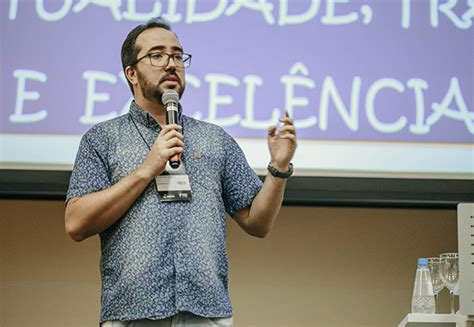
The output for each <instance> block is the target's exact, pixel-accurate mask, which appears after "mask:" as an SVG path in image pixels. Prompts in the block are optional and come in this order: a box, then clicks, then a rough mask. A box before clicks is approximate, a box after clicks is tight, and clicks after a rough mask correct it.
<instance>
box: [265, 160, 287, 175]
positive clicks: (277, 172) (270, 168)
mask: <svg viewBox="0 0 474 327" xmlns="http://www.w3.org/2000/svg"><path fill="white" fill-rule="evenodd" d="M267 169H268V171H269V173H270V174H271V175H272V176H274V177H278V178H289V177H290V176H291V175H293V164H292V163H291V162H290V164H289V165H288V171H287V172H284V173H282V172H281V171H279V170H278V169H276V168H275V167H273V166H272V163H269V164H268V167H267Z"/></svg>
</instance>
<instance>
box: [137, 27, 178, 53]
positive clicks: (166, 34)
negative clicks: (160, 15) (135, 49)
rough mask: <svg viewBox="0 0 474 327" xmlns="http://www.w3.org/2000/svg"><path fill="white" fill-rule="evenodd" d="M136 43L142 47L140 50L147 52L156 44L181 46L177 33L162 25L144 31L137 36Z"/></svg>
mask: <svg viewBox="0 0 474 327" xmlns="http://www.w3.org/2000/svg"><path fill="white" fill-rule="evenodd" d="M136 45H137V46H139V47H140V48H141V49H142V50H141V51H140V52H142V51H144V52H146V51H148V50H149V49H150V48H152V47H156V46H165V47H179V48H181V44H180V43H179V41H178V38H177V37H176V35H175V34H174V33H173V32H171V31H168V30H166V29H164V28H161V27H154V28H150V29H147V30H145V31H143V32H142V33H141V34H140V35H139V36H138V37H137V41H136Z"/></svg>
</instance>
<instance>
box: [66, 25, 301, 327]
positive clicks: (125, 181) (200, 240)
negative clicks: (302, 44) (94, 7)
mask: <svg viewBox="0 0 474 327" xmlns="http://www.w3.org/2000/svg"><path fill="white" fill-rule="evenodd" d="M190 60H191V56H190V55H188V54H185V53H184V52H183V48H182V46H181V44H180V42H179V40H178V38H177V36H176V35H175V34H174V33H172V32H171V29H170V26H169V25H168V24H167V23H166V22H165V21H164V20H162V19H161V18H157V19H152V20H150V21H148V22H147V23H146V24H142V25H139V26H137V27H136V28H135V29H133V30H132V31H131V32H130V33H129V35H128V36H127V38H126V40H125V41H124V44H123V46H122V65H123V69H124V72H125V76H126V77H127V79H128V82H129V85H130V88H131V90H132V93H133V95H134V101H133V102H132V104H131V106H130V112H129V113H128V114H126V115H123V116H121V117H118V118H115V119H113V120H110V121H107V122H103V123H101V124H98V125H96V126H94V127H92V128H91V129H90V130H89V131H88V132H87V133H86V134H85V135H84V136H83V138H82V140H81V144H80V147H79V151H78V154H77V157H76V162H75V165H74V169H73V172H72V175H71V181H70V186H69V190H68V194H67V200H66V201H67V206H66V213H65V225H66V231H67V233H68V235H70V236H71V237H72V238H73V239H74V240H76V241H81V240H83V239H85V238H87V237H89V236H92V235H95V234H100V239H101V251H102V256H101V262H100V268H101V275H102V309H101V317H100V320H101V323H102V325H103V326H112V325H113V326H232V307H231V304H230V300H229V295H228V290H227V253H226V248H225V246H226V245H225V237H226V212H227V213H229V214H230V215H231V216H232V217H233V219H234V220H235V221H236V222H237V223H238V224H239V225H240V227H242V229H243V230H244V231H245V232H247V233H249V234H251V235H254V236H256V237H265V235H267V233H268V232H269V231H270V229H271V227H272V225H273V223H274V221H275V218H276V216H277V215H278V212H279V210H280V207H281V202H282V198H283V192H284V188H285V185H286V178H287V177H289V175H291V172H292V165H291V164H290V161H291V159H292V157H293V154H294V152H295V149H296V136H295V129H294V126H293V123H292V120H291V119H290V118H289V117H284V118H282V119H281V120H280V121H281V122H282V123H283V126H282V127H281V128H280V129H279V130H277V128H276V127H275V126H271V127H269V129H268V146H269V150H270V155H271V163H270V165H269V171H270V172H271V173H270V174H269V175H268V176H267V177H266V179H265V182H264V183H263V185H262V183H261V181H260V179H259V178H258V176H257V175H256V174H255V172H253V170H252V169H251V168H250V167H249V165H248V163H247V161H246V159H245V157H244V154H243V152H242V151H241V149H240V148H239V146H238V145H237V143H236V142H235V141H234V140H233V139H232V137H230V136H229V135H228V134H227V133H226V132H225V131H224V130H223V129H222V128H220V127H218V126H215V125H212V124H209V123H206V122H201V121H198V120H195V119H192V118H190V117H187V116H185V115H184V114H182V113H181V107H179V117H178V122H179V124H169V125H167V124H166V110H165V107H164V105H163V103H162V95H163V93H164V92H165V91H167V90H174V91H176V92H177V93H178V94H179V96H181V95H182V94H183V92H184V89H185V85H186V83H185V73H184V69H185V68H186V67H189V64H190ZM176 154H180V155H181V156H182V157H181V167H180V168H179V169H180V172H179V173H178V174H176V175H173V174H174V172H173V169H172V168H170V167H169V165H168V166H167V162H168V160H169V158H170V157H172V156H174V155H176ZM170 177H171V179H173V178H176V179H179V180H178V182H177V183H176V185H180V187H181V186H182V187H183V189H182V190H181V191H180V193H182V194H184V195H185V199H184V201H181V200H182V199H174V200H173V199H172V200H170V199H169V198H168V197H166V196H165V195H166V194H167V191H169V190H167V189H166V185H168V184H167V183H168V182H169V181H170V179H169V178H170ZM167 178H168V179H167ZM188 186H189V187H188ZM188 195H189V196H188ZM176 200H179V201H176Z"/></svg>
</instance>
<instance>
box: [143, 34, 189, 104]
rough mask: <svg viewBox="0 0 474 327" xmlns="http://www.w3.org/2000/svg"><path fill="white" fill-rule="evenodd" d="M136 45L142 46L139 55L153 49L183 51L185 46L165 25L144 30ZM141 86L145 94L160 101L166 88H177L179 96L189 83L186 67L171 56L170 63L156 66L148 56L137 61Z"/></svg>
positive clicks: (154, 100)
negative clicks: (180, 65)
mask: <svg viewBox="0 0 474 327" xmlns="http://www.w3.org/2000/svg"><path fill="white" fill-rule="evenodd" d="M135 46H137V47H139V48H140V51H139V52H138V56H137V58H141V57H143V56H145V55H147V54H150V53H158V52H163V53H167V54H170V55H172V54H176V53H182V52H183V49H182V47H181V44H180V43H179V41H178V39H177V38H176V36H175V35H174V34H173V33H172V32H170V31H167V30H165V29H163V28H158V27H156V28H151V29H148V30H145V31H144V32H143V33H141V34H140V35H139V36H138V37H137V40H136V43H135ZM136 71H137V79H138V86H139V87H140V90H141V93H142V95H143V97H144V98H145V99H146V100H148V101H152V102H155V103H160V104H161V96H162V95H163V93H164V92H165V91H166V90H175V91H176V92H178V94H179V96H180V98H181V95H182V94H183V92H184V89H185V86H186V79H185V74H184V68H181V67H178V66H176V63H175V62H174V60H173V59H172V58H170V59H169V61H168V65H166V66H163V67H155V66H152V65H151V62H150V58H149V57H145V58H143V59H142V60H140V61H139V62H138V63H137V64H136Z"/></svg>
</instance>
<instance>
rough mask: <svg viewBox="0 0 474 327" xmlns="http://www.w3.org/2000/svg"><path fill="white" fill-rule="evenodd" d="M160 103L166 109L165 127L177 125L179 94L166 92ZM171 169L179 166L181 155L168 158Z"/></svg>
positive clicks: (171, 91) (173, 91)
mask: <svg viewBox="0 0 474 327" xmlns="http://www.w3.org/2000/svg"><path fill="white" fill-rule="evenodd" d="M161 102H163V105H164V106H165V109H166V125H170V124H178V103H179V94H178V92H176V91H175V90H166V91H165V93H163V96H162V97H161ZM169 164H170V166H171V168H173V169H176V168H178V167H179V165H180V164H181V153H177V154H175V155H173V156H171V157H170V158H169Z"/></svg>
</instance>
